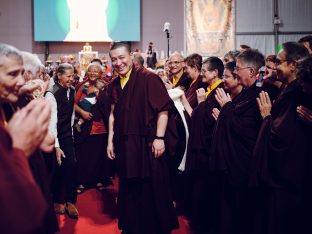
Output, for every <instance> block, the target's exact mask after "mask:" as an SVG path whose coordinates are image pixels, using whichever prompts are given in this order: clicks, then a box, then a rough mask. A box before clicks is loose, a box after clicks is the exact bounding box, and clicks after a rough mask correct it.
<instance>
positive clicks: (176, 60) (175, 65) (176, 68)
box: [168, 54, 184, 75]
mask: <svg viewBox="0 0 312 234" xmlns="http://www.w3.org/2000/svg"><path fill="white" fill-rule="evenodd" d="M168 65H169V69H170V74H171V75H177V74H178V73H179V72H180V71H181V70H182V69H183V67H184V61H183V58H182V57H181V56H180V55H179V54H174V55H172V56H171V57H170V59H169V62H168Z"/></svg>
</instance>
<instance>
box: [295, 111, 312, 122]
mask: <svg viewBox="0 0 312 234" xmlns="http://www.w3.org/2000/svg"><path fill="white" fill-rule="evenodd" d="M297 113H298V115H299V117H300V119H302V120H303V121H304V122H305V123H307V124H308V125H310V126H312V110H310V109H308V108H306V107H304V106H298V107H297Z"/></svg>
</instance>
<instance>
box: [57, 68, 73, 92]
mask: <svg viewBox="0 0 312 234" xmlns="http://www.w3.org/2000/svg"><path fill="white" fill-rule="evenodd" d="M58 81H59V84H60V85H61V86H63V87H64V88H69V87H70V86H71V85H72V84H73V82H74V69H66V70H65V72H64V73H63V74H58Z"/></svg>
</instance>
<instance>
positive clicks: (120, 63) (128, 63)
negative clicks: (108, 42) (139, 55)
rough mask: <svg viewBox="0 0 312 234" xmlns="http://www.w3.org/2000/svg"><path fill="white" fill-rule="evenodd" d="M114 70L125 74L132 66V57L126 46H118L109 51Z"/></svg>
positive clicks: (122, 74)
mask: <svg viewBox="0 0 312 234" xmlns="http://www.w3.org/2000/svg"><path fill="white" fill-rule="evenodd" d="M109 55H110V57H111V61H112V65H113V67H114V69H115V71H116V72H117V73H118V74H119V75H121V76H125V75H126V74H127V73H128V71H130V70H131V68H132V58H131V55H130V53H129V51H127V49H126V47H123V46H122V47H119V48H116V49H114V50H111V51H110V52H109Z"/></svg>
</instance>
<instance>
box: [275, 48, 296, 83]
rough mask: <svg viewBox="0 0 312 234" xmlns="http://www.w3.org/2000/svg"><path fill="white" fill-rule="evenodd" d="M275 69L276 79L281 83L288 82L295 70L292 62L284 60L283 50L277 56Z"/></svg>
mask: <svg viewBox="0 0 312 234" xmlns="http://www.w3.org/2000/svg"><path fill="white" fill-rule="evenodd" d="M276 69H277V79H278V80H279V81H281V82H283V83H285V82H287V81H288V79H289V78H290V77H291V75H292V73H293V71H294V69H295V66H294V64H293V62H291V61H287V60H286V53H285V51H284V50H282V51H281V52H279V54H278V55H277V59H276Z"/></svg>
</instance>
